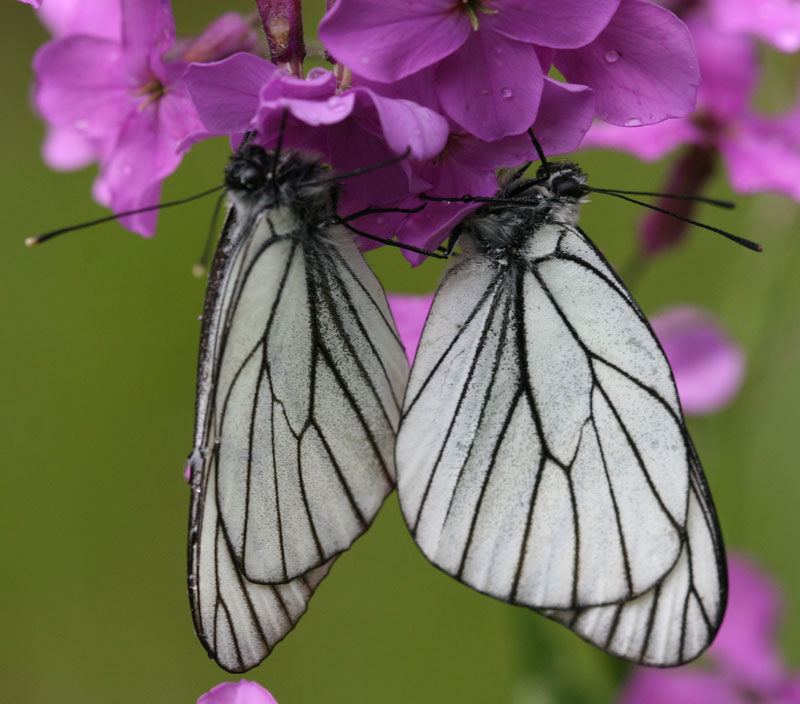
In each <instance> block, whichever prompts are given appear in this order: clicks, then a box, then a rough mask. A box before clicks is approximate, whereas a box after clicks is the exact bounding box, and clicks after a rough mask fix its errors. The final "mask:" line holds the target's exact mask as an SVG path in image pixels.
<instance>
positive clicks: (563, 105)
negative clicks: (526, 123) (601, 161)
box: [525, 77, 594, 155]
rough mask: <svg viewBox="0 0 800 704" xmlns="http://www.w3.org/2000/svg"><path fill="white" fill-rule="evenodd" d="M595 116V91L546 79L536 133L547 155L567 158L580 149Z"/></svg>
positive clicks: (534, 129)
mask: <svg viewBox="0 0 800 704" xmlns="http://www.w3.org/2000/svg"><path fill="white" fill-rule="evenodd" d="M593 115H594V91H593V90H592V89H591V88H587V87H586V86H578V85H574V84H572V83H561V82H560V81H555V80H553V79H552V78H547V77H545V79H544V89H543V91H542V104H541V106H540V108H539V114H538V115H537V116H536V122H535V123H534V124H533V133H534V134H535V135H536V139H538V140H539V143H540V144H541V145H542V149H544V152H545V154H547V155H550V154H564V153H566V152H570V151H572V150H573V149H577V148H578V146H579V145H580V143H581V140H582V139H583V137H584V135H585V134H586V131H587V130H588V129H589V127H590V126H591V124H592V116H593ZM525 137H527V135H525Z"/></svg>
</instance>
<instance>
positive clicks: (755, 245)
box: [584, 186, 764, 252]
mask: <svg viewBox="0 0 800 704" xmlns="http://www.w3.org/2000/svg"><path fill="white" fill-rule="evenodd" d="M584 188H585V189H586V190H588V191H593V192H594V193H602V194H604V195H609V196H614V197H615V198H620V199H621V200H626V201H628V202H629V203H636V205H641V206H644V207H645V208H650V210H655V211H656V212H658V213H663V214H664V215H669V216H670V217H671V218H675V219H676V220H682V221H683V222H688V223H689V224H690V225H694V226H695V227H702V228H703V229H704V230H709V231H710V232H715V233H716V234H718V235H722V236H723V237H726V238H727V239H729V240H731V241H732V242H736V244H740V245H742V246H743V247H747V249H752V250H753V251H754V252H761V251H762V250H763V249H764V248H763V247H762V246H761V245H760V244H758V242H753V241H752V240H748V239H745V238H744V237H739V235H734V234H733V233H731V232H728V231H726V230H721V229H720V228H718V227H713V226H712V225H706V224H705V223H702V222H698V221H697V220H692V219H690V218H686V217H684V216H683V215H678V214H677V213H672V212H670V211H669V210H664V208H659V207H658V206H657V205H652V204H651V203H645V202H644V201H642V200H636V199H635V198H630V197H629V196H627V195H623V194H622V193H618V192H616V191H607V190H604V189H599V188H588V187H586V186H584Z"/></svg>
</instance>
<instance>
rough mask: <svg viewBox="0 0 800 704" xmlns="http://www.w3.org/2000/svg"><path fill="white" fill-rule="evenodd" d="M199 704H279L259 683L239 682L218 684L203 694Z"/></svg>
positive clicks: (198, 701)
mask: <svg viewBox="0 0 800 704" xmlns="http://www.w3.org/2000/svg"><path fill="white" fill-rule="evenodd" d="M197 704H278V701H277V700H276V699H275V697H273V696H272V695H271V694H270V693H269V692H268V691H267V690H266V689H264V688H263V687H262V686H261V685H260V684H258V682H250V681H248V680H239V681H238V682H223V683H222V684H218V685H217V686H216V687H214V689H212V690H211V691H209V692H206V693H205V694H202V695H201V696H200V698H199V699H198V700H197Z"/></svg>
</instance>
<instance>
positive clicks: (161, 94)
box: [33, 0, 230, 235]
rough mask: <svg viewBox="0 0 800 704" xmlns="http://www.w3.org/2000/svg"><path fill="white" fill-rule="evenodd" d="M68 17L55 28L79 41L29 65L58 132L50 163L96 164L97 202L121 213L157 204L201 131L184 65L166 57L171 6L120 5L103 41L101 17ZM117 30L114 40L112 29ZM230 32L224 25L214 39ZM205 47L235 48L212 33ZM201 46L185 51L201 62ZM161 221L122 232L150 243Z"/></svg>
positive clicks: (51, 47)
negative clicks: (184, 146) (189, 141)
mask: <svg viewBox="0 0 800 704" xmlns="http://www.w3.org/2000/svg"><path fill="white" fill-rule="evenodd" d="M114 4H115V3H113V2H111V3H109V6H113V5H114ZM87 7H88V6H87ZM70 8H71V10H72V11H71V12H70V11H69V10H70ZM62 9H63V10H64V12H63V13H62V14H61V15H58V16H56V15H55V14H54V15H52V16H51V18H53V20H54V22H55V25H54V26H56V25H57V26H58V27H59V28H60V29H59V31H61V30H62V29H63V30H64V31H70V32H72V31H78V32H81V33H79V34H74V33H68V34H65V35H63V36H60V37H57V38H56V39H54V40H52V41H50V42H48V43H47V44H45V45H44V46H43V47H42V48H41V49H40V50H39V51H38V52H37V54H36V56H35V57H34V62H33V63H34V69H35V71H36V88H35V102H36V106H37V108H38V109H39V112H40V113H41V114H42V116H43V117H44V118H45V119H46V120H47V122H48V123H49V125H50V126H51V127H52V128H54V130H55V131H54V132H53V133H52V135H51V137H50V139H49V140H48V145H47V146H46V148H45V155H46V157H47V158H48V160H49V161H50V162H51V163H53V164H55V165H57V166H59V167H61V168H74V167H76V166H81V165H84V164H85V163H87V161H89V160H94V159H96V160H98V161H99V164H100V173H99V176H98V178H97V180H96V182H95V187H94V194H95V197H96V198H97V199H98V200H99V201H100V202H101V203H103V204H104V205H109V206H110V207H111V208H112V209H113V210H114V211H116V212H121V211H125V210H131V209H134V208H140V207H144V206H148V205H152V204H154V203H157V202H158V200H159V196H160V193H161V183H162V181H163V179H164V178H166V177H167V176H168V175H169V174H171V173H172V172H173V171H174V170H175V169H176V168H177V166H178V164H179V163H180V161H181V155H180V154H179V153H178V151H177V149H178V145H179V144H180V143H181V142H182V141H183V140H184V139H185V138H186V137H187V136H188V135H189V134H193V133H196V132H198V131H199V130H200V129H201V126H200V123H199V121H198V120H197V116H196V114H195V111H194V107H193V105H192V102H191V100H190V99H189V95H188V93H187V91H186V88H185V86H184V84H183V80H182V76H183V73H184V72H185V70H186V67H187V63H186V61H185V60H183V59H171V58H170V57H169V56H166V54H167V52H169V51H171V50H173V47H174V45H175V27H174V22H173V18H172V12H171V9H170V4H169V0H121V24H119V23H117V24H115V23H114V22H112V21H111V19H109V24H108V27H107V30H106V32H105V33H100V34H92V32H101V29H100V28H98V26H97V25H96V24H95V22H94V20H95V19H97V18H98V17H100V15H96V16H95V15H93V13H88V14H82V13H81V9H82V6H78V5H65V6H63V8H62ZM107 12H108V13H110V14H107V15H105V16H106V17H107V18H113V17H114V16H115V15H114V12H113V9H112V8H111V7H109V9H108V11H107ZM92 18H94V19H92ZM59 23H60V24H59ZM120 26H121V30H117V31H119V36H116V32H115V31H114V30H113V29H112V28H113V27H120ZM228 31H229V28H228V27H227V25H226V26H222V25H218V26H217V28H216V30H215V32H216V33H217V34H219V33H225V32H228ZM198 41H200V40H198ZM202 42H203V43H202V44H201V45H200V46H204V47H212V48H214V49H217V48H219V47H222V48H223V49H224V50H228V48H229V46H230V45H229V44H226V43H225V42H215V41H212V38H211V37H210V36H209V35H208V33H204V35H203V36H202ZM197 46H198V45H197V44H196V43H193V42H188V43H184V48H185V49H186V51H187V53H190V54H192V55H193V57H195V58H196V57H197V51H196V49H197ZM206 58H208V57H206ZM210 58H218V56H216V55H215V56H212V57H210ZM156 217H157V215H156V213H155V212H150V213H143V214H140V215H135V216H131V217H127V218H124V224H125V226H126V227H128V228H129V229H131V230H133V231H135V232H138V233H140V234H142V235H152V234H153V232H154V230H155V223H156Z"/></svg>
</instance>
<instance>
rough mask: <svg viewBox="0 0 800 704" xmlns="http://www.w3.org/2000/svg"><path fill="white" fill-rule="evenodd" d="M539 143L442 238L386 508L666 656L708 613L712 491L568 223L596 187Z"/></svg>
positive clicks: (614, 643)
mask: <svg viewBox="0 0 800 704" xmlns="http://www.w3.org/2000/svg"><path fill="white" fill-rule="evenodd" d="M534 141H535V140H534ZM537 146H538V145H537ZM540 158H541V161H542V165H541V166H540V168H539V170H538V172H537V175H536V177H535V178H532V179H531V178H525V177H524V176H523V170H520V171H517V172H516V173H513V174H511V175H510V176H509V177H508V178H507V179H506V181H505V182H504V183H502V184H501V188H500V191H499V192H498V194H497V195H496V196H495V197H493V198H486V199H482V200H484V201H486V202H485V204H484V205H483V206H482V207H480V208H479V209H478V210H476V211H474V212H472V213H471V214H469V215H468V216H467V217H466V218H465V219H464V220H463V222H462V223H461V224H460V225H459V226H458V227H457V229H456V230H455V232H454V233H453V237H452V238H451V242H454V241H456V240H457V241H458V242H459V244H460V245H461V248H462V254H461V256H459V257H457V261H456V262H455V264H454V265H453V266H451V268H450V269H449V270H448V271H447V272H446V273H445V275H444V277H443V278H442V280H441V282H440V284H439V287H438V289H437V291H436V294H435V297H434V300H433V304H432V308H431V311H430V313H429V315H428V319H427V321H426V323H425V327H424V330H423V333H422V338H421V340H420V344H419V348H418V350H417V354H416V357H415V360H414V365H413V368H412V370H411V377H410V380H409V383H408V387H407V390H406V394H405V399H404V402H403V413H402V420H401V424H400V430H399V431H398V436H397V443H396V450H395V457H396V466H397V482H398V494H399V499H400V505H401V508H402V513H403V516H404V519H405V521H406V523H407V525H408V527H409V529H410V531H411V534H412V536H413V538H414V540H415V541H416V543H417V545H418V546H419V548H420V550H421V551H422V553H423V554H424V555H425V557H426V558H427V559H428V560H430V561H431V562H432V563H433V564H434V565H436V566H437V567H439V568H440V569H442V570H443V571H444V572H446V573H447V574H449V575H451V576H453V577H455V578H456V579H458V580H459V581H461V582H463V583H464V584H466V585H468V586H470V587H472V588H474V589H476V590H478V591H480V592H483V593H485V594H488V595H490V596H493V597H495V598H497V599H500V600H503V601H506V602H508V603H511V604H518V605H523V606H527V607H529V608H531V609H534V610H536V611H537V612H539V613H541V614H544V615H545V616H547V617H549V618H551V619H554V620H556V621H558V622H559V623H562V624H563V625H565V626H567V627H568V628H570V629H572V630H573V631H574V632H575V633H577V634H578V635H579V636H581V637H582V638H583V639H585V640H587V641H589V642H590V643H593V644H594V645H596V646H598V647H600V648H602V649H604V650H606V651H607V652H609V653H611V654H613V655H616V656H618V657H621V658H624V659H626V660H630V661H632V662H636V663H639V664H644V665H656V666H668V665H679V664H681V663H684V662H687V661H689V660H692V659H693V658H695V657H697V656H698V655H699V654H700V653H701V652H702V651H703V650H704V649H705V648H706V647H707V646H708V645H709V644H710V643H711V641H712V640H713V638H714V636H715V634H716V632H717V630H718V629H719V626H720V623H721V621H722V617H723V614H724V612H725V605H726V600H727V575H726V565H725V555H724V548H723V543H722V538H721V534H720V529H719V525H718V521H717V517H716V513H715V510H714V505H713V502H712V500H711V496H710V493H709V490H708V486H707V484H706V480H705V478H704V476H703V471H702V469H701V466H700V462H699V459H698V457H697V453H696V451H695V448H694V446H693V444H692V441H691V438H690V437H689V434H688V432H687V429H686V425H685V422H684V419H683V414H682V411H681V407H680V403H679V400H678V394H677V390H676V388H675V383H674V380H673V377H672V372H671V370H670V366H669V363H668V362H667V359H666V357H665V355H664V352H663V350H662V348H661V346H660V345H659V342H658V340H657V339H656V336H655V334H654V333H653V330H652V328H651V327H650V325H649V323H648V322H647V319H646V318H645V316H644V314H643V313H642V311H641V309H640V308H639V306H638V305H637V304H636V302H635V301H634V300H633V298H632V297H631V295H630V293H629V292H628V291H627V289H626V288H625V286H624V284H623V283H622V281H621V280H620V278H619V277H618V276H617V275H616V274H615V272H614V270H613V269H612V268H611V266H610V265H609V264H608V262H607V261H606V260H605V259H604V257H603V255H602V254H601V253H600V251H599V250H598V249H597V248H596V247H595V246H594V244H593V243H592V242H591V240H590V239H589V238H588V237H587V236H586V234H585V233H584V232H583V231H582V230H581V229H580V228H579V227H578V224H577V223H578V210H579V201H580V200H581V198H582V197H583V196H585V195H586V194H587V193H589V192H591V191H592V190H599V189H590V188H589V187H588V186H587V185H586V175H585V174H584V173H583V172H582V171H581V169H580V168H579V167H578V166H576V165H575V164H571V163H568V162H552V163H551V162H547V161H546V159H545V157H544V155H543V154H541V153H540ZM623 193H626V192H623ZM612 195H613V194H612ZM440 200H445V199H440ZM463 200H480V199H471V198H469V199H468V198H466V197H465V198H464V199H463ZM709 229H713V228H709ZM723 234H725V233H723Z"/></svg>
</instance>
